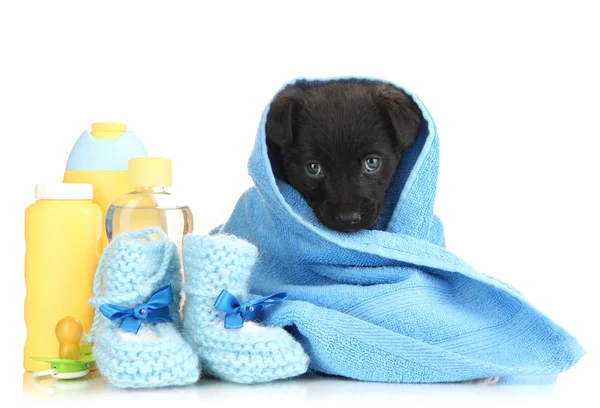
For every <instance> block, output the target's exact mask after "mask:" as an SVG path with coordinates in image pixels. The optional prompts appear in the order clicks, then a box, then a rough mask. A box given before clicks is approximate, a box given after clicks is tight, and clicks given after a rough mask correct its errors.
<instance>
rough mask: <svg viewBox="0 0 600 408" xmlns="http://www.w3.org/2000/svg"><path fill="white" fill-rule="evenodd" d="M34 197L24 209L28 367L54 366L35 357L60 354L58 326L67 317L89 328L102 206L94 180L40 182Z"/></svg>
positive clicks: (85, 328) (25, 350) (87, 329)
mask: <svg viewBox="0 0 600 408" xmlns="http://www.w3.org/2000/svg"><path fill="white" fill-rule="evenodd" d="M35 195H36V202H35V204H32V205H30V206H29V207H28V208H27V210H26V211H25V243H26V254H25V283H26V286H27V295H26V298H25V325H26V326H27V340H26V342H25V347H24V353H23V354H24V355H23V364H24V367H25V369H26V370H27V371H39V370H45V369H48V368H49V367H50V364H49V363H47V362H42V361H35V360H32V359H31V357H32V356H34V357H35V356H54V355H56V351H57V350H58V348H59V343H58V341H57V339H56V336H55V328H56V325H57V322H59V321H60V320H61V319H63V318H64V317H65V316H73V317H75V318H76V319H78V320H79V321H80V322H81V324H82V326H83V330H84V331H85V332H88V331H89V330H90V328H91V325H92V320H93V317H94V309H93V307H91V306H90V305H89V304H88V299H89V298H90V296H92V294H93V290H92V289H93V281H94V274H95V272H96V267H97V265H98V260H99V253H98V243H99V241H100V237H101V235H102V210H101V209H100V207H99V206H98V205H97V204H94V203H93V202H92V197H93V186H92V185H91V184H39V185H37V186H36V190H35Z"/></svg>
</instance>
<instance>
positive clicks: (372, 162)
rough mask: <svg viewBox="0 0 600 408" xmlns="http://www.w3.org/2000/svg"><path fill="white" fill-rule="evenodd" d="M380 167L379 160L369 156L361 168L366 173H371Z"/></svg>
mask: <svg viewBox="0 0 600 408" xmlns="http://www.w3.org/2000/svg"><path fill="white" fill-rule="evenodd" d="M380 165H381V159H380V158H379V157H377V156H369V157H367V158H366V159H365V162H364V164H363V168H364V169H365V171H366V172H368V173H371V172H374V171H376V170H377V169H378V168H379V166H380Z"/></svg>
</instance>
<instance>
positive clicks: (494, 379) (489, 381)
mask: <svg viewBox="0 0 600 408" xmlns="http://www.w3.org/2000/svg"><path fill="white" fill-rule="evenodd" d="M498 381H500V377H498V376H496V377H486V378H478V379H476V380H469V381H464V382H463V383H464V384H478V385H494V384H497V383H498Z"/></svg>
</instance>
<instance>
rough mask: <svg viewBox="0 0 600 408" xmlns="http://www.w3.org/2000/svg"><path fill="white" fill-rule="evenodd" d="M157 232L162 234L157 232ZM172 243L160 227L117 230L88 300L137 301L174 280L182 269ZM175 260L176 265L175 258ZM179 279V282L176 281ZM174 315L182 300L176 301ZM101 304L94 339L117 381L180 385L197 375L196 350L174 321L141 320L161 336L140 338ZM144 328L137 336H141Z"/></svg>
mask: <svg viewBox="0 0 600 408" xmlns="http://www.w3.org/2000/svg"><path fill="white" fill-rule="evenodd" d="M156 237H158V239H157V238H156ZM173 254H175V255H176V254H177V250H176V246H175V244H174V243H172V242H170V241H168V238H167V237H166V235H165V234H164V233H163V232H162V231H161V230H159V229H158V228H150V229H146V230H142V231H137V232H127V233H121V234H119V235H118V236H117V237H116V239H115V240H114V241H113V242H111V243H110V244H109V245H108V247H106V249H105V250H104V253H103V256H102V259H101V260H100V264H99V266H98V270H97V272H96V277H95V281H94V293H95V295H94V297H92V298H91V299H90V304H92V305H93V306H95V307H96V308H98V307H99V306H100V305H102V304H104V303H110V304H114V305H119V306H123V307H135V306H137V305H139V304H141V303H143V302H145V301H146V300H147V299H148V298H149V297H150V296H151V295H152V294H153V293H154V292H155V291H156V290H157V289H159V288H160V287H162V286H164V285H165V284H172V282H171V280H172V279H173V278H174V277H175V278H176V275H177V273H176V271H179V257H178V256H177V257H175V256H173ZM174 261H176V263H177V264H176V265H175V264H173V262H174ZM177 284H178V285H179V287H180V284H181V280H180V278H179V283H177V282H175V285H173V286H176V285H177ZM170 307H171V315H172V317H173V318H174V319H175V318H176V317H177V316H176V315H174V313H175V311H176V310H177V309H178V306H176V305H172V306H170ZM119 324H120V321H114V322H111V321H110V320H108V319H106V318H105V317H104V316H103V315H102V314H101V313H100V312H99V311H98V310H96V316H95V319H94V324H93V327H92V331H91V333H90V339H89V340H91V341H93V342H94V347H93V353H94V357H95V359H96V363H97V365H98V368H99V370H100V372H101V373H102V375H103V376H104V377H105V378H106V379H107V380H108V381H109V382H110V383H111V384H112V385H113V386H115V387H119V388H153V387H166V386H180V385H187V384H192V383H195V382H196V381H198V378H199V376H200V365H199V361H198V356H197V355H196V353H195V352H194V351H193V350H192V348H191V347H190V346H189V345H188V344H187V343H186V342H185V341H184V340H183V338H182V336H181V334H180V333H179V332H178V330H177V328H176V327H175V326H174V324H173V323H148V322H146V321H143V322H142V326H141V330H140V333H141V332H142V331H150V332H152V333H153V334H154V335H155V336H156V337H157V338H156V339H151V340H141V341H140V340H138V339H131V338H127V337H132V336H135V335H131V334H130V333H125V332H124V331H123V330H121V329H119ZM140 333H138V334H137V336H140Z"/></svg>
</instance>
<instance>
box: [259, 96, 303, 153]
mask: <svg viewBox="0 0 600 408" xmlns="http://www.w3.org/2000/svg"><path fill="white" fill-rule="evenodd" d="M301 97H302V89H300V88H297V87H295V86H293V85H288V86H286V87H285V88H284V89H283V90H282V91H281V92H279V94H277V96H276V97H275V99H274V100H273V102H272V103H271V107H270V108H269V113H268V114H267V139H269V140H270V141H272V142H273V143H275V144H276V145H278V146H280V147H282V146H287V145H289V144H290V143H291V142H292V140H293V138H294V131H295V128H296V114H297V113H298V111H299V110H300V107H301V99H302V98H301Z"/></svg>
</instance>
